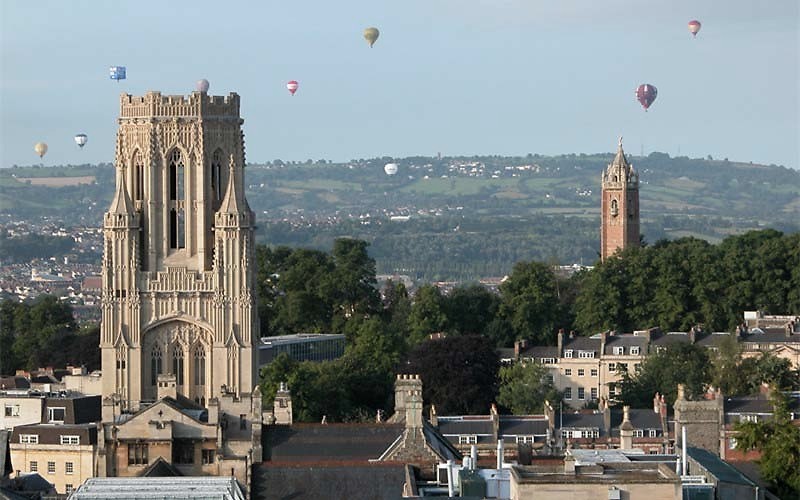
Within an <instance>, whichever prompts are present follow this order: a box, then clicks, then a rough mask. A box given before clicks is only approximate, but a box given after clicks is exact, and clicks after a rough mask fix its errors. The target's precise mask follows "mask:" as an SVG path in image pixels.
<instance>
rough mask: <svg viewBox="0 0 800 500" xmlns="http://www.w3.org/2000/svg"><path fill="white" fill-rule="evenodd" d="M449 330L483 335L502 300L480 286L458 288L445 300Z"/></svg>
mask: <svg viewBox="0 0 800 500" xmlns="http://www.w3.org/2000/svg"><path fill="white" fill-rule="evenodd" d="M444 302H445V311H446V314H447V324H448V325H449V328H448V330H449V331H450V332H452V333H456V334H458V335H470V334H471V335H482V334H484V333H485V331H486V327H487V326H488V325H489V323H491V322H492V321H493V320H494V318H495V315H496V314H497V309H498V305H499V303H500V298H499V297H498V296H497V295H495V294H493V293H492V292H490V291H489V290H487V289H486V287H484V286H482V285H479V284H472V285H463V286H457V287H456V288H454V289H453V291H452V292H450V294H449V295H448V296H447V297H446V298H445V301H444Z"/></svg>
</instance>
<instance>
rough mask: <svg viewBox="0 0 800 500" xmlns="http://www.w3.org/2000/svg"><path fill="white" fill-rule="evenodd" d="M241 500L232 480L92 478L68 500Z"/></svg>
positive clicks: (224, 478) (200, 478)
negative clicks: (193, 499)
mask: <svg viewBox="0 0 800 500" xmlns="http://www.w3.org/2000/svg"><path fill="white" fill-rule="evenodd" d="M189 498H202V499H204V500H244V498H245V496H244V493H243V492H242V489H241V487H240V486H239V483H237V482H236V479H234V478H232V477H213V476H196V477H168V478H160V477H94V478H90V479H87V480H86V482H85V483H83V484H82V485H81V486H79V487H78V489H77V490H75V492H74V493H73V494H72V496H70V500H88V499H116V500H128V499H130V500H136V499H159V500H171V499H189Z"/></svg>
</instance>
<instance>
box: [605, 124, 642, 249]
mask: <svg viewBox="0 0 800 500" xmlns="http://www.w3.org/2000/svg"><path fill="white" fill-rule="evenodd" d="M601 180H602V193H601V198H602V201H601V214H600V220H601V226H600V259H601V260H606V259H607V258H609V257H611V256H612V255H614V253H615V252H616V251H617V250H625V249H626V248H630V247H635V246H638V245H639V174H638V173H637V172H636V171H635V170H634V169H633V166H632V165H631V164H630V163H628V160H627V159H626V158H625V151H623V150H622V137H620V138H619V148H618V149H617V155H616V156H615V157H614V160H613V161H612V162H611V164H610V165H609V166H608V168H606V170H605V171H604V172H603V174H602V179H601Z"/></svg>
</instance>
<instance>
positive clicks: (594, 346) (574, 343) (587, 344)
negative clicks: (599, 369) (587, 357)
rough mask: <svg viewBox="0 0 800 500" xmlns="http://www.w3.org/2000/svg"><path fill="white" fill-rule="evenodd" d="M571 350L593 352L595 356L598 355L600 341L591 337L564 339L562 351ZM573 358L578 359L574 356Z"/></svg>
mask: <svg viewBox="0 0 800 500" xmlns="http://www.w3.org/2000/svg"><path fill="white" fill-rule="evenodd" d="M568 349H572V350H575V351H593V352H594V353H595V355H598V354H599V353H600V339H599V338H592V337H581V336H576V337H573V338H569V337H567V338H565V339H564V350H565V351H566V350H568ZM574 357H576V358H577V357H578V356H577V355H574Z"/></svg>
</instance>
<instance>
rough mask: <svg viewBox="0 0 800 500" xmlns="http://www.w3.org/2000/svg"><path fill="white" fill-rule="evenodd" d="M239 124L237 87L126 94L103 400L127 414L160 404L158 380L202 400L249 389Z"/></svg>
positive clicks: (246, 220) (108, 250) (113, 211)
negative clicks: (221, 92) (224, 92)
mask: <svg viewBox="0 0 800 500" xmlns="http://www.w3.org/2000/svg"><path fill="white" fill-rule="evenodd" d="M242 123H243V120H242V119H241V118H240V117H239V96H238V95H237V94H234V93H231V94H229V95H228V96H226V97H221V96H209V95H207V94H205V93H201V92H193V93H192V94H191V95H190V96H188V98H187V97H184V96H162V95H161V93H160V92H148V93H147V94H146V95H145V96H144V97H134V96H131V95H127V94H123V95H122V96H121V100H120V116H119V131H118V132H117V143H116V156H115V168H116V178H117V181H116V194H115V196H114V200H113V202H112V203H111V207H110V208H109V210H108V212H107V213H106V214H105V218H104V224H103V229H104V235H105V236H104V244H105V248H104V255H103V293H102V327H101V337H100V347H101V350H102V367H103V395H104V396H105V397H113V399H115V401H118V402H119V404H120V406H121V408H120V410H122V411H132V412H135V411H137V410H138V409H139V408H140V407H143V406H146V405H147V404H148V403H151V402H153V401H154V400H156V399H158V396H159V390H158V389H159V386H158V384H159V379H160V378H161V379H164V380H167V379H168V380H170V381H171V382H172V383H174V388H175V393H176V394H177V395H180V396H183V397H186V398H188V399H191V400H193V401H194V402H195V403H197V404H199V405H201V406H208V404H209V402H211V401H212V400H213V401H214V402H215V404H217V403H216V402H221V401H222V399H224V396H228V397H232V398H234V399H235V400H237V401H239V400H241V398H242V397H245V398H248V399H249V396H250V391H252V390H253V387H254V386H255V384H256V377H257V365H256V363H255V355H256V350H257V347H256V343H257V339H258V332H259V328H258V316H257V314H256V308H255V300H254V297H253V295H252V289H253V283H254V272H255V269H254V260H253V257H254V246H253V245H254V241H253V229H254V222H255V219H254V214H253V212H252V211H251V210H250V207H249V206H248V204H247V200H246V199H245V196H244V178H243V177H244V134H243V133H242V129H241V125H242ZM220 404H221V403H220Z"/></svg>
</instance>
